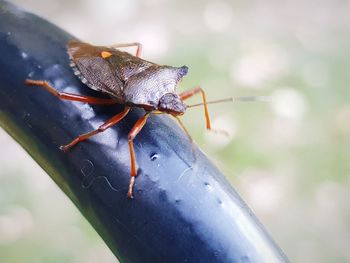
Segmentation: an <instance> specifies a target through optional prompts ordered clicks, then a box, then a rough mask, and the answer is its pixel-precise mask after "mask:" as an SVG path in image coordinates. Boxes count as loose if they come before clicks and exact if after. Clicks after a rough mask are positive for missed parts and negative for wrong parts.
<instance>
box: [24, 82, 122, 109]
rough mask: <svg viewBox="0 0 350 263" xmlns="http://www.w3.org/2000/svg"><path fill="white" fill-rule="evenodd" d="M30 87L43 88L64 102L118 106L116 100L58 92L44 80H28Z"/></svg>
mask: <svg viewBox="0 0 350 263" xmlns="http://www.w3.org/2000/svg"><path fill="white" fill-rule="evenodd" d="M25 83H26V84H28V85H35V86H40V87H43V88H44V89H45V90H47V91H48V92H50V93H51V94H53V95H55V96H56V97H58V98H60V99H62V100H73V101H80V102H87V103H91V104H105V105H107V104H116V103H117V102H116V100H114V99H103V98H94V97H89V96H83V95H76V94H71V93H66V92H58V91H57V90H55V89H54V88H53V87H52V86H50V84H49V83H48V82H47V81H43V80H32V79H26V81H25Z"/></svg>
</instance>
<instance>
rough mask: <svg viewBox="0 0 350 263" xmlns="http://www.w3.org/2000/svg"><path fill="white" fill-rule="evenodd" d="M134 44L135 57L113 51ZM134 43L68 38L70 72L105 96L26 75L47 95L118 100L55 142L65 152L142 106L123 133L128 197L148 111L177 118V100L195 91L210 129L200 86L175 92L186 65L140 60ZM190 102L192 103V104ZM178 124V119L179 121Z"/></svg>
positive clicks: (181, 107) (180, 111) (179, 102)
mask: <svg viewBox="0 0 350 263" xmlns="http://www.w3.org/2000/svg"><path fill="white" fill-rule="evenodd" d="M129 46H136V47H137V51H136V55H135V56H133V55H131V54H130V53H127V52H123V51H120V50H118V49H117V48H120V47H129ZM141 50H142V45H141V44H140V43H129V44H119V45H114V46H110V47H105V46H93V45H90V44H87V43H83V42H80V41H70V42H69V43H68V45H67V52H68V55H69V58H70V61H71V63H70V66H71V67H72V69H73V71H74V74H75V75H76V76H77V77H79V79H80V80H81V81H82V82H83V83H84V84H86V85H87V86H88V87H89V88H91V89H94V90H96V91H99V92H102V93H105V94H107V95H109V96H110V98H107V99H103V98H94V97H88V96H82V95H76V94H71V93H65V92H58V91H56V90H55V89H54V88H53V87H52V86H50V84H49V83H48V82H46V81H43V80H32V79H27V80H26V83H27V84H28V85H36V86H41V87H43V88H44V89H46V90H47V91H49V92H50V93H52V94H53V95H55V96H57V97H59V98H60V99H64V100H72V101H80V102H86V103H90V104H122V105H125V108H124V110H123V111H122V112H120V113H118V114H117V115H115V116H113V117H112V118H111V119H109V120H107V121H106V122H105V123H104V124H102V125H101V126H100V127H99V128H98V129H96V130H94V131H91V132H88V133H85V134H82V135H80V136H78V137H77V138H76V139H74V140H73V141H71V142H70V143H68V144H66V145H64V146H61V147H60V149H61V150H63V151H67V150H69V149H70V148H72V147H73V146H74V145H76V144H77V143H79V142H81V141H84V140H86V139H88V138H90V137H91V136H93V135H96V134H98V133H100V132H103V131H104V130H106V129H108V128H110V127H111V126H113V125H115V124H117V123H118V122H120V121H121V120H122V119H123V118H124V117H125V116H126V115H127V114H128V112H129V111H130V109H131V108H132V107H139V108H143V109H144V110H145V114H144V115H143V116H142V117H141V118H140V119H139V120H138V121H137V122H136V123H135V125H134V126H133V128H132V129H131V131H130V132H129V135H128V142H129V150H130V159H131V177H130V183H129V188H128V194H127V195H128V197H129V198H132V197H133V187H134V183H135V177H136V175H137V169H136V159H135V151H134V147H133V140H134V139H135V137H136V135H137V134H138V133H139V132H140V131H141V129H142V128H143V126H144V125H145V124H146V122H147V119H148V117H149V116H150V115H151V114H152V113H167V114H170V115H172V116H174V117H176V118H177V120H178V121H179V122H180V120H179V119H178V116H180V115H182V114H184V113H185V111H186V109H187V108H188V107H189V106H187V105H186V104H185V103H184V102H183V101H184V100H186V99H188V98H190V97H192V96H193V95H195V94H199V93H200V94H201V95H202V99H203V103H201V104H200V105H203V107H204V112H205V118H206V126H207V129H209V130H210V129H211V126H210V120H209V113H208V107H207V102H206V96H205V92H204V91H203V90H202V89H201V88H200V87H196V88H194V89H191V90H188V91H185V92H182V93H180V94H176V86H177V84H178V82H179V81H180V80H181V79H182V78H183V77H184V76H185V75H186V74H187V71H188V68H187V67H186V66H182V67H171V66H165V65H157V64H155V63H152V62H149V61H146V60H143V59H142V58H141ZM193 106H194V105H193ZM180 124H181V122H180ZM182 126H183V125H182Z"/></svg>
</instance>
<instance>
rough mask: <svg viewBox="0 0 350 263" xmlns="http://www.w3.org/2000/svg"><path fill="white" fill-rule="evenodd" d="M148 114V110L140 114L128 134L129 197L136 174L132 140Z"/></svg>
mask: <svg viewBox="0 0 350 263" xmlns="http://www.w3.org/2000/svg"><path fill="white" fill-rule="evenodd" d="M150 114H151V113H150V112H148V113H146V114H145V115H144V116H142V117H141V118H140V119H138V121H137V122H136V123H135V125H134V127H132V129H131V131H130V132H129V135H128V141H129V150H130V159H131V175H130V183H129V190H128V197H129V198H133V195H132V192H133V189H134V184H135V177H136V175H137V170H136V159H135V151H134V144H133V140H134V139H135V137H136V135H137V134H138V133H139V132H140V131H141V129H142V128H143V126H145V124H146V122H147V119H148V117H149V115H150Z"/></svg>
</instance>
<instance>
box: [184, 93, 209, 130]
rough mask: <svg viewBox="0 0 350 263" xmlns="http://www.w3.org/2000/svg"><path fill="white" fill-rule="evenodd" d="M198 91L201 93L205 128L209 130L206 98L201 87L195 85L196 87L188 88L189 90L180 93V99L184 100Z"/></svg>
mask: <svg viewBox="0 0 350 263" xmlns="http://www.w3.org/2000/svg"><path fill="white" fill-rule="evenodd" d="M199 92H200V93H201V94H202V99H203V106H204V113H205V121H206V124H207V129H208V130H211V125H210V118H209V111H208V106H207V98H206V96H205V92H204V90H203V89H202V88H201V87H196V88H193V89H190V90H187V91H184V92H182V93H180V94H179V96H180V98H181V100H186V99H188V98H190V97H192V96H194V95H196V94H197V93H199Z"/></svg>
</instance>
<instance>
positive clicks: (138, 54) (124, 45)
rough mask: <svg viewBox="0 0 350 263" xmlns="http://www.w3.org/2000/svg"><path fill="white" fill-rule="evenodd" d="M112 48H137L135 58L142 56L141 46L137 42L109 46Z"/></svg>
mask: <svg viewBox="0 0 350 263" xmlns="http://www.w3.org/2000/svg"><path fill="white" fill-rule="evenodd" d="M110 47H112V48H119V47H137V49H136V55H135V56H136V57H138V58H140V57H141V55H142V44H141V43H139V42H133V43H125V44H115V45H111V46H110Z"/></svg>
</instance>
